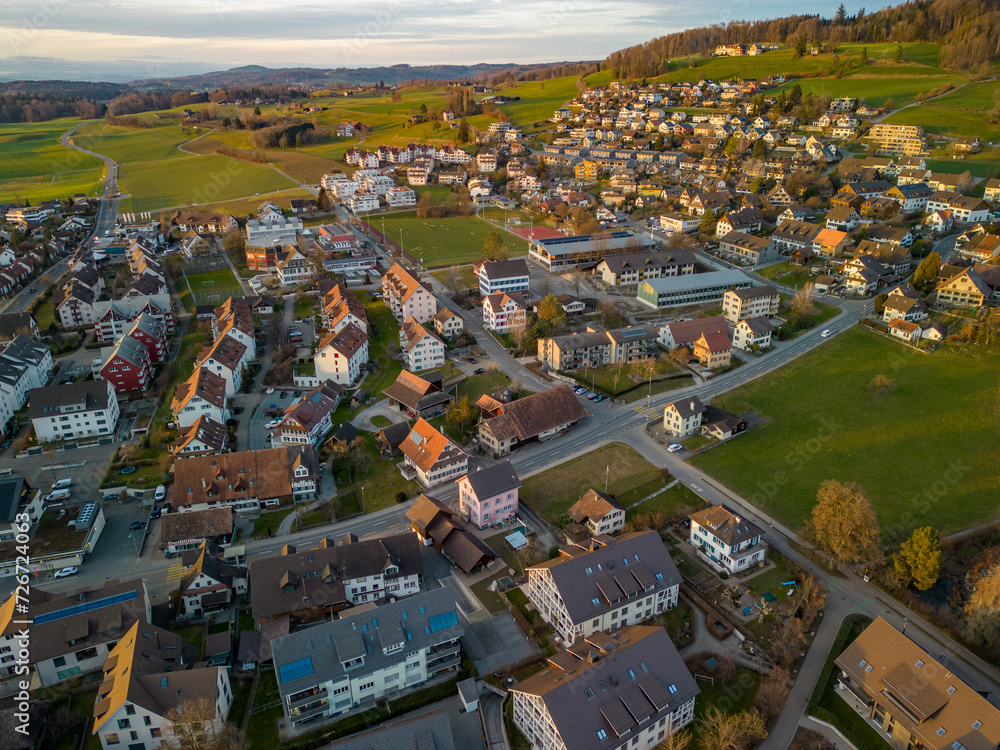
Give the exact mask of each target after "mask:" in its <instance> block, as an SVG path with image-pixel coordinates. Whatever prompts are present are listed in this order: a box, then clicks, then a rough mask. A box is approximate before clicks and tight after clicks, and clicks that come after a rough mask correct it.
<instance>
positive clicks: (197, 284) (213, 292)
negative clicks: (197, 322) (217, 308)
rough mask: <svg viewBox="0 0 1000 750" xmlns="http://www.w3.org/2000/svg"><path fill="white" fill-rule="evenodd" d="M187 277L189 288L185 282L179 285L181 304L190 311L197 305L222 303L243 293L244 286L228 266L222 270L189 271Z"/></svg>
mask: <svg viewBox="0 0 1000 750" xmlns="http://www.w3.org/2000/svg"><path fill="white" fill-rule="evenodd" d="M186 278H187V282H188V283H187V288H186V289H185V288H184V285H183V284H179V285H178V286H179V287H180V300H181V304H182V305H184V309H185V310H187V311H188V312H191V311H192V310H194V306H195V305H220V304H222V303H223V302H225V301H226V299H227V298H228V297H232V296H233V295H242V293H243V287H241V286H240V282H239V281H237V280H236V277H235V276H233V272H232V271H230V270H229V269H228V268H223V269H222V270H220V271H203V272H202V273H188V274H186Z"/></svg>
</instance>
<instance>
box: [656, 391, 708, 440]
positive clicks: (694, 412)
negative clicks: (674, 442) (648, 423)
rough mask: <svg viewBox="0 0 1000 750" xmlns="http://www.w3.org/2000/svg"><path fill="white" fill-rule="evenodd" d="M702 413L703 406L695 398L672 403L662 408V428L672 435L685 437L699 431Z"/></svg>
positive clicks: (699, 400)
mask: <svg viewBox="0 0 1000 750" xmlns="http://www.w3.org/2000/svg"><path fill="white" fill-rule="evenodd" d="M704 413H705V405H704V404H703V403H702V402H701V399H700V398H698V397H697V396H689V397H688V398H683V399H680V400H679V401H674V402H672V403H669V404H667V405H666V406H664V407H663V427H664V428H665V429H667V430H670V432H671V434H672V435H675V436H677V437H687V436H688V435H691V434H694V433H695V432H697V431H698V430H699V428H700V427H701V417H702V415H703V414H704Z"/></svg>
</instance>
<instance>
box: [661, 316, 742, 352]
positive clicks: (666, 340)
mask: <svg viewBox="0 0 1000 750" xmlns="http://www.w3.org/2000/svg"><path fill="white" fill-rule="evenodd" d="M703 333H724V334H728V333H729V326H727V325H726V319H725V318H724V317H723V316H721V315H713V316H711V317H708V318H695V319H693V320H677V321H674V322H673V323H667V324H666V325H664V326H663V327H661V328H660V330H659V338H658V339H657V343H658V344H659V345H660V346H662V347H663V348H664V349H667V350H672V349H676V348H677V347H678V346H690V345H691V344H693V343H694V342H695V341H697V340H698V338H700V337H701V335H702V334H703Z"/></svg>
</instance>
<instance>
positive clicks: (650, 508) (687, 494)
mask: <svg viewBox="0 0 1000 750" xmlns="http://www.w3.org/2000/svg"><path fill="white" fill-rule="evenodd" d="M653 481H654V482H655V481H657V480H653ZM650 484H652V482H651V483H650ZM660 486H661V487H662V486H663V485H662V483H661V485H660ZM655 489H656V488H655V487H654V488H653V490H651V491H650V492H647V493H645V495H643V496H642V497H638V498H635V499H634V500H633V501H632V502H633V503H634V502H638V501H639V500H642V498H643V497H645V496H646V495H649V494H651V492H652V491H654V490H655ZM624 497H625V496H622V498H624ZM622 498H619V502H622ZM622 504H623V505H624V504H625V503H624V502H622ZM630 504H631V503H630ZM702 505H703V502H702V499H701V498H700V497H698V496H697V495H696V494H694V492H692V491H691V490H689V489H688V488H687V486H685V485H683V484H675V485H674V486H673V487H671V488H670V489H669V490H666V491H665V492H661V493H660V494H659V495H657V496H656V497H651V498H650V499H649V500H647V501H646V502H644V503H642V505H636V506H635V507H634V508H631V509H629V510H627V511H626V513H625V517H626V519H628V518H632V517H633V516H635V515H643V514H646V513H663V514H664V515H665V516H666V517H667V518H668V519H669V518H674V517H677V516H686V515H688V514H690V513H694V512H695V511H696V510H697V509H698V508H700V507H701V506H702ZM626 507H627V506H626Z"/></svg>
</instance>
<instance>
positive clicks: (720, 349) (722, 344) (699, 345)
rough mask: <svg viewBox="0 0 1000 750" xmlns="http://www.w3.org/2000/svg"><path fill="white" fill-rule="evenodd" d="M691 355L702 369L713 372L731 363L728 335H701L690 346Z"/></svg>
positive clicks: (731, 355)
mask: <svg viewBox="0 0 1000 750" xmlns="http://www.w3.org/2000/svg"><path fill="white" fill-rule="evenodd" d="M691 354H692V355H693V356H694V358H695V359H697V360H698V364H700V365H701V366H702V367H707V368H708V369H709V370H715V369H717V368H719V367H728V366H729V364H730V362H732V358H733V345H732V344H731V343H730V341H729V335H728V334H725V333H703V334H702V335H701V336H699V337H698V338H697V339H695V341H694V343H693V344H691Z"/></svg>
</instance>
